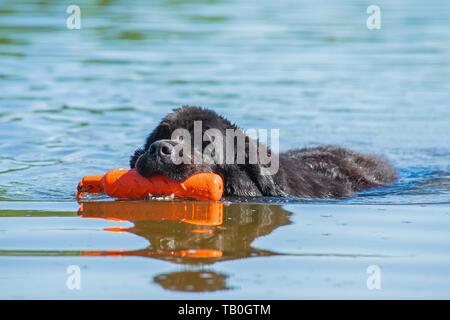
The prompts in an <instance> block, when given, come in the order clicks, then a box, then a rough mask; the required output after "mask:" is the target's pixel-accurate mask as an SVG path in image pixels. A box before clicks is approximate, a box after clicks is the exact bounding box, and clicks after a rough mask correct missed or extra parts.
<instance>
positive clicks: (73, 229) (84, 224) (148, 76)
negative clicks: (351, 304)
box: [0, 0, 450, 298]
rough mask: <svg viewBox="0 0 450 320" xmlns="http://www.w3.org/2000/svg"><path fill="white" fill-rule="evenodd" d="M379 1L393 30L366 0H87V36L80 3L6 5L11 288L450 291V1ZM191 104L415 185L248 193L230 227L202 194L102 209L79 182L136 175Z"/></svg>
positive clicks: (224, 292) (252, 293)
mask: <svg viewBox="0 0 450 320" xmlns="http://www.w3.org/2000/svg"><path fill="white" fill-rule="evenodd" d="M376 4H377V5H379V6H380V7H381V10H382V28H381V30H368V29H367V28H366V18H367V14H366V8H367V7H366V6H367V4H365V3H362V2H360V1H357V0H347V1H339V2H337V1H322V2H321V3H320V4H319V3H317V2H313V1H312V2H300V1H294V0H292V1H289V0H285V1H275V2H273V1H272V2H261V1H256V0H253V1H245V2H243V1H220V0H198V1H190V2H184V1H170V0H160V1H137V0H133V1H123V2H120V1H97V2H92V1H85V0H82V1H77V5H79V6H80V7H81V11H82V29H81V30H68V29H67V28H66V18H67V14H66V4H65V3H61V2H60V1H42V0H41V1H27V2H20V1H8V0H6V1H2V2H1V3H0V269H1V270H2V271H3V272H2V273H1V274H2V276H0V288H1V289H0V296H1V297H6V298H27V297H35V298H36V297H38V298H40V297H42V298H44V297H64V298H83V297H105V298H117V297H129V298H175V297H176V298H197V297H199V298H205V297H223V298H225V297H237V298H249V297H255V298H258V297H261V298H262V297H267V298H269V297H270V298H289V297H292V298H299V297H341V298H346V297H361V298H390V297H397V298H398V297H415V298H420V297H446V298H448V297H449V296H450V290H449V289H448V288H449V283H448V281H447V279H448V276H447V275H448V272H449V258H450V256H449V254H448V252H449V250H448V243H449V241H448V240H449V239H448V234H449V225H448V223H449V212H448V207H449V203H450V175H449V169H450V166H449V158H450V144H449V142H448V141H449V137H450V125H449V122H450V108H449V104H450V85H449V81H448V79H449V78H450V59H449V57H450V34H449V32H448V30H449V27H450V22H449V21H450V4H449V2H448V1H444V0H434V1H428V2H426V3H424V2H421V1H416V0H413V1H403V0H401V1H378V2H377V3H376ZM184 104H191V105H202V106H207V107H211V108H213V109H214V110H216V111H218V112H219V113H221V114H223V115H225V116H226V117H228V118H229V119H230V120H232V121H233V122H234V121H236V122H237V123H238V124H239V125H240V126H241V127H243V128H267V129H270V128H278V129H280V143H281V149H282V150H287V149H289V148H292V147H302V146H315V145H318V144H338V145H342V146H346V147H350V148H353V149H356V150H360V151H367V152H375V153H378V154H382V155H384V156H385V157H387V158H388V159H389V160H390V161H391V162H392V163H393V165H394V166H395V167H396V168H397V170H398V173H399V177H400V179H399V181H398V182H397V183H395V184H393V185H391V186H387V187H383V188H377V189H372V190H368V191H365V192H362V193H361V194H359V196H358V197H355V198H352V199H343V200H342V199H341V200H327V201H320V200H316V199H313V200H305V199H287V200H288V201H280V199H265V200H264V201H263V203H261V202H259V203H254V202H255V201H256V200H257V199H250V200H248V199H247V201H246V203H242V200H243V199H229V200H232V202H233V204H231V205H223V204H222V207H221V209H218V210H219V211H220V212H222V215H221V218H219V217H217V215H215V214H214V212H216V211H214V210H212V209H211V208H209V209H208V205H206V206H207V207H206V208H205V207H204V206H205V204H197V205H194V204H192V203H191V202H174V203H172V204H171V203H166V202H164V203H163V204H153V202H149V203H146V204H135V205H134V207H133V206H131V207H126V208H123V207H121V206H122V204H117V203H114V204H104V206H105V207H102V208H100V207H95V205H93V206H94V207H92V208H91V207H89V208H88V209H89V210H90V211H89V214H86V211H83V212H84V213H83V212H82V210H81V208H80V207H79V205H78V204H77V203H76V202H75V198H74V194H73V193H74V189H75V186H76V184H77V182H78V181H79V179H80V178H81V177H82V176H83V175H86V174H99V173H103V172H105V171H106V170H109V169H111V168H116V167H126V166H127V165H128V159H129V156H130V155H131V153H132V152H133V151H134V149H135V148H136V147H138V146H140V145H141V144H142V143H143V142H144V138H145V136H146V135H147V134H148V133H149V131H150V130H151V129H152V128H153V127H154V126H155V125H156V124H157V122H158V121H159V119H160V118H161V117H162V116H164V115H165V114H166V113H167V112H169V111H170V110H171V109H172V108H174V107H178V106H180V105H184ZM101 203H103V202H101ZM88 206H89V205H88ZM97 206H99V205H97ZM108 206H109V207H108ZM140 206H144V207H140ZM180 206H181V207H180ZM192 206H194V207H195V208H196V209H195V210H194V209H192ZM188 208H191V209H188ZM84 209H86V208H84ZM186 210H187V211H186ZM189 210H191V211H192V210H194V211H195V212H196V213H197V214H199V215H200V219H199V220H198V221H197V224H193V223H190V222H189V219H188V218H187V217H186V214H187V213H189V212H190V211H189ZM169 212H171V213H172V219H167V217H166V218H164V217H165V215H166V214H167V213H169ZM186 212H187V213H186ZM183 214H184V215H183ZM191 214H193V212H191ZM91 215H92V216H91ZM191 220H192V219H191ZM205 223H206V224H205ZM372 264H376V265H380V266H381V267H382V270H383V275H384V278H383V279H384V280H383V289H382V290H368V289H367V287H366V279H367V274H366V268H367V266H369V265H372ZM68 265H79V266H81V267H82V270H83V289H82V290H80V291H77V290H68V289H67V287H66V285H65V281H66V278H67V274H66V268H67V266H68ZM200 292H203V293H200ZM205 292H207V293H205Z"/></svg>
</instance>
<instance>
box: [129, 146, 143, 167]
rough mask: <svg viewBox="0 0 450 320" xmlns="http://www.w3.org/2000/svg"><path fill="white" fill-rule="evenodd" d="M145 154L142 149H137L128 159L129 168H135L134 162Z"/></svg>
mask: <svg viewBox="0 0 450 320" xmlns="http://www.w3.org/2000/svg"><path fill="white" fill-rule="evenodd" d="M144 153H145V151H144V149H142V148H139V149H137V150H136V151H135V152H134V154H133V155H132V156H131V157H130V168H131V169H134V168H135V167H136V161H137V159H139V157H140V156H142V155H143V154H144Z"/></svg>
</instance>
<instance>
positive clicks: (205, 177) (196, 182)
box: [77, 169, 223, 200]
mask: <svg viewBox="0 0 450 320" xmlns="http://www.w3.org/2000/svg"><path fill="white" fill-rule="evenodd" d="M83 192H88V193H100V192H105V193H106V194H107V195H109V196H111V197H114V198H121V199H143V198H145V197H146V196H147V195H149V194H150V195H153V196H170V195H174V196H175V197H181V198H193V199H196V200H220V199H221V198H222V193H223V181H222V178H221V177H220V176H219V175H217V174H214V173H198V174H194V175H192V176H190V177H188V178H187V179H185V180H183V181H180V182H178V181H175V180H172V179H170V178H169V177H166V176H161V175H158V176H153V177H150V178H144V177H143V176H141V175H140V174H139V173H137V171H136V170H134V169H131V170H127V169H115V170H111V171H109V172H107V173H106V174H105V175H103V176H85V177H84V178H83V179H82V180H81V181H80V183H79V184H78V193H77V197H80V196H81V194H82V193H83Z"/></svg>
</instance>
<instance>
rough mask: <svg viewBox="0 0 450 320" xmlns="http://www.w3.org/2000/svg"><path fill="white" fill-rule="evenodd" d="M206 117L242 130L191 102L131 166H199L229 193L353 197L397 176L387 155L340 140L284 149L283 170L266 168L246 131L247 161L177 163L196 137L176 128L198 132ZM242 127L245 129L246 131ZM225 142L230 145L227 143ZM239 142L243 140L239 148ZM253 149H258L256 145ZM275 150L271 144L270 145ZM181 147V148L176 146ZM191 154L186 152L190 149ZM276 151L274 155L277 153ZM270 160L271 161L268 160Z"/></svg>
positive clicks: (168, 171) (148, 172) (173, 173)
mask: <svg viewBox="0 0 450 320" xmlns="http://www.w3.org/2000/svg"><path fill="white" fill-rule="evenodd" d="M196 121H201V123H202V131H203V132H205V131H206V130H208V129H218V130H219V131H220V132H221V133H222V134H223V135H225V134H226V130H227V129H233V130H239V128H238V127H237V126H236V125H235V124H232V123H231V122H230V121H228V120H227V119H225V118H224V117H222V116H220V115H218V114H217V113H215V112H214V111H211V110H208V109H205V108H200V107H190V106H185V107H182V108H179V109H175V110H174V111H173V112H172V113H170V114H168V115H167V116H166V117H165V118H164V119H162V121H161V122H160V123H159V125H158V126H157V127H156V128H155V130H153V132H152V133H151V134H150V135H149V136H148V137H147V141H146V143H145V145H144V146H143V148H140V149H137V150H136V151H135V153H134V154H133V155H132V156H131V160H130V166H131V168H136V170H137V171H138V172H139V173H140V174H141V175H142V176H144V177H150V176H152V175H154V174H163V175H166V176H169V177H171V178H173V179H176V180H182V179H184V178H186V177H188V176H190V175H192V174H193V173H197V172H215V173H218V174H220V175H221V176H222V178H223V180H224V185H225V190H224V195H225V196H244V197H250V196H252V197H253V196H275V197H280V196H295V197H304V198H338V197H351V196H354V192H357V191H360V190H363V189H366V188H370V187H376V186H381V185H384V184H387V183H390V182H393V181H394V180H395V179H396V174H395V171H394V169H393V168H392V167H391V165H389V163H388V162H386V161H385V160H383V159H381V158H379V157H377V156H374V155H369V154H362V153H357V152H354V151H351V150H348V149H344V148H340V147H335V146H321V147H316V148H305V149H294V150H289V151H286V152H283V153H280V154H279V157H278V170H277V172H276V173H274V174H264V173H263V172H264V165H263V164H261V163H258V162H256V163H255V162H254V161H253V162H251V161H248V159H249V157H248V154H247V153H248V148H249V145H250V144H251V143H254V142H255V141H254V140H253V139H251V138H249V137H247V136H245V160H246V162H245V163H223V161H221V162H219V163H215V162H214V161H203V162H202V163H194V161H190V162H189V163H186V162H183V163H174V162H173V161H172V159H173V158H172V157H171V156H172V154H173V153H174V152H175V150H179V149H177V148H176V147H177V146H179V144H183V143H189V144H191V143H193V142H192V141H188V142H187V141H183V140H173V136H172V133H173V132H174V131H175V130H176V129H180V128H181V129H185V130H187V132H189V133H190V134H191V135H192V136H194V122H196ZM241 132H242V131H241ZM208 144H209V142H207V141H206V143H205V141H203V142H202V143H201V145H200V146H199V145H198V144H195V145H194V144H192V145H191V149H190V150H191V152H192V154H191V155H188V156H190V157H192V155H193V154H195V153H196V152H198V153H202V152H203V151H204V150H198V149H199V148H200V149H204V148H205V147H207V145H208ZM223 147H224V148H225V147H226V146H223ZM236 147H237V144H236V145H235V146H234V148H236ZM252 150H253V149H252ZM267 151H268V152H269V154H270V152H271V151H270V150H267ZM176 152H178V151H176ZM184 156H186V155H184ZM272 156H273V155H272ZM265 165H266V166H267V164H265Z"/></svg>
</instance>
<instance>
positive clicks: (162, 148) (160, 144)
mask: <svg viewBox="0 0 450 320" xmlns="http://www.w3.org/2000/svg"><path fill="white" fill-rule="evenodd" d="M172 152H173V146H172V144H170V143H169V142H167V141H164V140H159V141H155V142H153V143H152V144H151V145H150V150H149V153H150V155H153V156H157V157H162V158H165V157H169V156H170V155H171V154H172Z"/></svg>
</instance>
